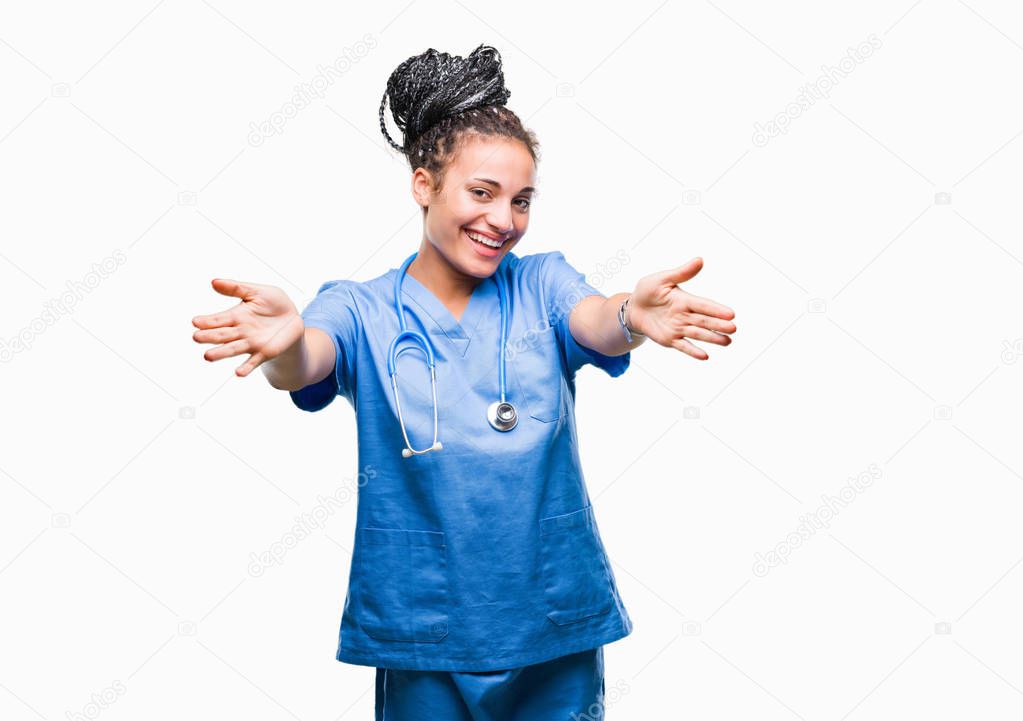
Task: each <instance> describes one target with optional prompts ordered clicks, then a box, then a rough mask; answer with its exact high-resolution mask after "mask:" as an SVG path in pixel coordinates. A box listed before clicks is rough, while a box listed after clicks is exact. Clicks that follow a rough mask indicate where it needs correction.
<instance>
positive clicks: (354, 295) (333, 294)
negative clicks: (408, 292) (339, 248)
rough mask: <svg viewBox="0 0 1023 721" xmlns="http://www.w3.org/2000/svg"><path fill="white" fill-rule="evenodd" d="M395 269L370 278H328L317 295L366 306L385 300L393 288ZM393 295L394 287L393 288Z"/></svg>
mask: <svg viewBox="0 0 1023 721" xmlns="http://www.w3.org/2000/svg"><path fill="white" fill-rule="evenodd" d="M392 276H393V269H392V270H388V271H387V272H386V273H383V274H382V275H379V276H377V277H376V278H371V279H370V280H350V279H347V278H337V279H333V280H326V281H324V282H323V283H321V284H320V287H319V289H318V290H317V291H316V297H317V298H321V297H322V299H323V300H329V301H332V302H335V303H342V304H345V305H352V306H361V307H366V306H369V305H372V304H374V303H377V302H379V301H381V300H382V301H385V302H386V300H387V298H388V295H387V293H388V290H389V289H392V288H393V285H392V282H391V278H392ZM391 295H392V296H393V289H392V290H391Z"/></svg>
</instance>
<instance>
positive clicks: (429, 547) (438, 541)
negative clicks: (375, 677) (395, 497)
mask: <svg viewBox="0 0 1023 721" xmlns="http://www.w3.org/2000/svg"><path fill="white" fill-rule="evenodd" d="M358 541H359V548H358V553H359V568H360V569H361V573H360V582H359V588H360V590H361V593H360V601H361V603H360V604H359V607H360V610H361V613H360V614H359V617H358V618H357V621H358V624H359V625H360V626H361V627H362V628H363V629H364V630H365V631H366V633H367V634H369V635H370V636H372V637H373V638H375V639H379V640H382V641H415V642H419V643H436V642H438V641H440V640H441V639H443V638H444V637H445V636H447V635H448V573H447V548H446V547H445V545H444V533H442V532H440V531H410V530H405V529H400V528H361V529H359V536H358Z"/></svg>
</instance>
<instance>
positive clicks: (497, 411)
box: [387, 252, 519, 458]
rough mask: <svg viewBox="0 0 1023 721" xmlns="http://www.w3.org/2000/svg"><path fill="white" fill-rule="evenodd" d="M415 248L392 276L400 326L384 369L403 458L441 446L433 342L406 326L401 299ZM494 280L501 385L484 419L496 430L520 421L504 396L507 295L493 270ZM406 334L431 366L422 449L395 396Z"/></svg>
mask: <svg viewBox="0 0 1023 721" xmlns="http://www.w3.org/2000/svg"><path fill="white" fill-rule="evenodd" d="M417 255H419V253H418V252H416V253H413V254H412V255H410V256H409V257H408V258H406V259H405V262H404V263H402V264H401V268H400V269H399V270H398V273H397V274H396V275H395V278H394V307H395V309H396V310H397V312H398V323H399V325H400V330H399V332H398V335H396V336H395V337H394V340H392V341H391V347H390V349H389V350H388V352H387V372H388V374H390V376H391V390H392V391H394V405H395V407H396V408H397V409H398V423H399V424H400V425H401V434H402V436H404V438H405V448H403V449H401V455H402V457H403V458H410V457H411V456H412V455H413V454H416V455H418V454H420V453H428V452H429V451H439V450H441V449H442V448H443V447H444V446H443V445H442V444H441V442H440V441H438V440H437V369H436V361H435V359H434V354H433V344H432V343H430V341H429V339H428V338H426V336H424V335H423V334H422V333H418V332H416V331H414V330H409V329H408V326H407V325H406V323H405V308H404V306H403V304H402V302H401V284H402V282H403V281H404V280H405V271H406V270H407V269H408V267H409V264H411V263H412V261H413V260H415V258H416V256H417ZM493 278H494V283H495V284H496V285H497V297H498V301H499V302H500V304H501V346H500V352H499V353H498V356H499V364H498V382H499V384H500V387H501V399H500V400H497V401H494V402H493V403H491V404H490V406H489V407H488V408H487V420H488V421H489V422H490V425H491V426H492V427H493V428H494V430H497V431H510V430H511V429H512V428H514V427H515V425H516V424H517V423H518V422H519V416H518V413H517V412H516V410H515V406H513V405H512V404H511V403H509V402H508V401H507V400H505V375H504V349H505V345H506V344H507V342H508V298H507V296H506V295H505V288H504V284H502V283H501V281H500V279H499V277H498V273H497V272H496V271H495V272H494V275H493ZM405 338H409V339H411V340H414V341H415V342H417V343H418V344H419V345H420V346H421V347H422V349H423V351H424V352H425V353H426V363H427V365H428V366H429V367H430V388H431V390H432V392H433V445H431V446H430V447H429V448H424V449H422V450H416V449H415V448H413V447H412V442H411V441H409V438H408V433H407V432H406V430H405V419H404V418H402V415H401V401H400V400H399V399H398V374H397V370H396V368H395V361H396V360H397V358H398V353H400V352H401V351H398V352H397V353H396V352H395V350H396V349H397V347H398V344H399V343H400V342H401V341H403V340H404V339H405ZM408 348H409V346H406V347H405V348H402V351H404V350H408Z"/></svg>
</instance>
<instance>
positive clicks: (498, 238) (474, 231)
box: [464, 228, 509, 241]
mask: <svg viewBox="0 0 1023 721" xmlns="http://www.w3.org/2000/svg"><path fill="white" fill-rule="evenodd" d="M464 230H471V231H472V232H473V233H478V234H480V235H482V236H485V237H487V238H490V239H491V240H501V236H500V235H494V234H493V233H488V232H487V231H485V230H476V228H464ZM508 237H509V236H505V240H506V241H507V239H508Z"/></svg>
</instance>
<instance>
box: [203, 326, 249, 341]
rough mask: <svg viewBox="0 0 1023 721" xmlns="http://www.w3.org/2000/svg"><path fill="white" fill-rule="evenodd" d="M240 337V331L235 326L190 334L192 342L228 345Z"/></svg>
mask: <svg viewBox="0 0 1023 721" xmlns="http://www.w3.org/2000/svg"><path fill="white" fill-rule="evenodd" d="M241 337H242V334H241V330H239V329H238V327H237V326H228V327H225V328H214V329H212V330H197V331H196V332H195V333H193V334H192V340H194V341H195V342H196V343H230V342H231V341H233V340H238V339H239V338H241Z"/></svg>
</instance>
